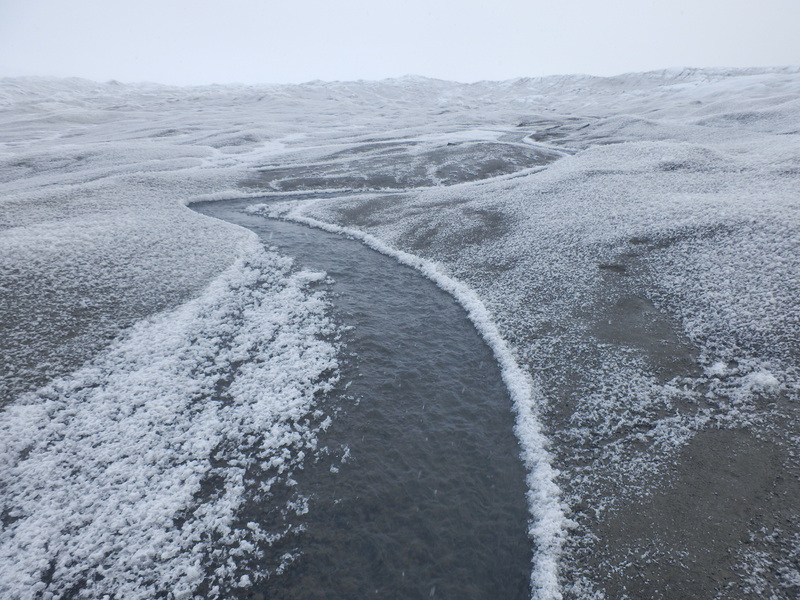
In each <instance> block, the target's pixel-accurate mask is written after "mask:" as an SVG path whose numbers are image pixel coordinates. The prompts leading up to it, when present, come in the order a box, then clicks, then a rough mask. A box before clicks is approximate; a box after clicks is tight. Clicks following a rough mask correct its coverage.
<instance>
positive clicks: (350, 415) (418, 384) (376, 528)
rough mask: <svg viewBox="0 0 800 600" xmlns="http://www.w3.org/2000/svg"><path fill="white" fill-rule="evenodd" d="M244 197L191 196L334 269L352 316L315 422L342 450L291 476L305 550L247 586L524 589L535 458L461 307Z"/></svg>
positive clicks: (279, 593) (382, 591)
mask: <svg viewBox="0 0 800 600" xmlns="http://www.w3.org/2000/svg"><path fill="white" fill-rule="evenodd" d="M249 204H252V202H242V201H236V202H217V203H205V204H197V205H194V206H193V208H194V209H195V210H197V211H198V212H201V213H203V214H206V215H209V216H213V217H217V218H219V219H223V220H226V221H229V222H232V223H236V224H239V225H242V226H244V227H248V228H249V229H251V230H253V231H255V232H256V233H257V234H258V235H259V236H261V238H262V239H263V240H264V242H265V243H266V244H267V245H268V246H275V247H277V248H278V249H279V250H280V251H281V252H282V253H284V254H287V255H289V256H292V257H294V258H295V260H296V262H297V263H298V265H299V266H301V267H307V268H310V269H315V270H324V271H326V272H327V273H328V275H329V276H330V277H332V278H333V280H334V281H335V283H334V284H333V293H334V298H333V303H334V310H335V317H336V319H337V320H338V321H339V322H341V323H342V324H344V325H346V326H352V329H350V330H349V332H348V334H347V339H346V346H345V351H344V354H345V357H344V358H345V360H343V361H342V362H343V367H342V380H343V383H344V382H346V383H347V384H348V385H347V389H346V392H345V391H344V389H342V390H341V392H340V395H339V397H338V398H334V399H333V401H332V402H331V403H329V405H328V410H333V409H336V414H335V417H334V420H333V424H332V425H331V426H330V427H329V428H328V429H327V431H325V432H323V433H322V434H321V436H320V446H325V447H327V448H329V449H330V450H331V454H330V455H329V456H327V457H325V456H323V457H322V459H320V460H317V461H316V462H313V461H308V462H307V465H306V467H305V468H304V470H303V471H301V472H300V473H298V474H297V475H296V476H295V479H296V480H297V487H298V488H299V491H300V492H301V493H302V494H304V495H306V496H309V497H310V498H311V500H310V502H309V512H308V513H307V514H305V515H303V523H304V526H305V530H304V531H303V533H302V534H301V535H299V536H298V537H297V538H295V539H294V544H295V547H294V548H291V549H290V550H293V551H294V553H296V554H297V555H298V558H297V559H296V561H295V562H293V563H292V564H291V565H290V566H289V568H288V569H287V570H286V571H285V572H283V573H282V574H280V575H273V576H272V577H271V578H270V579H268V580H267V581H266V582H265V583H264V584H263V586H261V587H262V588H263V589H257V590H251V591H249V592H248V593H247V594H248V595H245V596H244V597H249V598H269V599H273V598H274V599H288V598H292V599H295V598H296V599H301V598H302V599H317V598H319V599H322V598H330V599H354V598H366V597H375V598H397V599H408V598H455V599H467V598H470V599H471V598H475V599H479V598H504V599H514V598H519V599H522V598H529V597H530V573H531V556H532V549H531V541H530V539H529V538H528V536H527V523H528V511H527V506H526V502H525V494H526V486H525V470H524V468H523V466H522V463H521V462H520V459H519V447H518V444H517V441H516V439H515V437H514V434H513V424H514V423H513V416H512V407H511V401H510V399H509V396H508V392H507V390H506V388H505V387H504V385H503V382H502V380H501V376H500V370H499V368H498V366H497V364H496V362H495V360H494V357H493V356H492V353H491V351H490V350H489V348H488V347H487V346H486V344H485V343H484V342H483V340H482V339H481V338H480V336H479V335H478V333H477V332H476V331H475V329H474V327H473V326H472V324H471V323H470V322H469V321H468V320H467V318H466V313H465V312H464V310H463V309H462V308H461V307H460V306H459V305H458V304H456V302H455V301H454V300H453V299H452V298H451V297H450V296H449V295H447V294H446V293H444V292H443V291H441V290H440V289H439V288H437V287H436V285H434V284H433V283H432V282H431V281H429V280H427V279H425V278H424V277H422V276H421V275H420V274H419V273H417V272H416V271H414V270H413V269H411V268H409V267H405V266H402V265H399V264H398V263H397V262H395V261H394V259H392V258H389V257H386V256H384V255H381V254H379V253H377V252H375V251H373V250H371V249H368V248H366V247H365V246H363V245H362V244H361V243H359V242H357V241H353V240H349V239H346V238H344V237H341V236H337V235H334V234H330V233H327V232H324V231H319V230H314V229H310V228H308V227H305V226H302V225H297V224H293V223H286V222H281V221H275V220H270V219H265V218H262V217H257V216H252V215H248V214H246V213H244V212H243V208H244V207H246V206H247V205H249ZM344 387H345V386H342V388H344ZM343 455H344V457H345V458H346V460H341V459H342V457H343ZM284 550H285V549H281V551H284Z"/></svg>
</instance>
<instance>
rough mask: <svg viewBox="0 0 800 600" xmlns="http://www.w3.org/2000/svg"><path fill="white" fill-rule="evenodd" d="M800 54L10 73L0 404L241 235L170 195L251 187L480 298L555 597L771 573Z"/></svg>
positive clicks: (225, 251)
mask: <svg viewBox="0 0 800 600" xmlns="http://www.w3.org/2000/svg"><path fill="white" fill-rule="evenodd" d="M799 77H800V75H798V71H797V69H774V70H749V71H724V70H682V71H665V72H656V73H646V74H629V75H625V76H620V77H614V78H591V77H551V78H544V79H540V80H526V79H521V80H515V81H509V82H500V83H488V82H487V83H480V84H474V85H468V86H467V85H460V84H453V83H448V82H441V81H432V80H425V79H419V78H404V79H400V80H394V81H386V82H360V83H328V84H326V83H320V82H317V83H311V84H306V85H302V86H272V87H264V88H249V87H224V88H195V89H175V88H166V87H162V86H125V85H119V84H114V83H109V84H93V83H89V82H82V81H73V80H4V81H3V82H2V83H0V103H2V104H3V109H4V110H3V113H2V121H0V181H1V182H2V186H3V192H4V193H3V197H2V199H0V208H1V209H2V210H0V215H2V222H0V245H1V246H2V247H0V261H2V265H1V266H2V269H0V290H2V291H1V292H0V301H1V302H2V305H0V310H2V319H0V326H2V328H3V331H2V332H0V334H1V335H0V350H2V357H3V362H2V365H1V366H2V368H3V375H2V383H3V388H2V395H3V397H2V402H3V403H4V404H5V405H7V406H14V405H15V404H17V403H18V402H19V395H20V394H21V393H23V392H25V391H35V390H37V389H39V388H41V387H42V386H43V385H45V384H47V382H49V381H51V380H52V379H53V378H54V377H60V376H65V377H71V376H73V375H74V374H75V373H76V370H77V369H78V368H79V367H80V366H81V365H82V364H83V363H84V362H85V361H86V360H90V359H91V360H94V359H98V360H103V359H102V356H103V352H104V348H108V345H109V343H110V340H111V339H112V338H113V337H114V336H118V335H119V334H120V332H121V331H124V329H125V328H126V327H129V326H130V325H131V324H132V323H135V322H136V321H137V320H139V319H142V318H144V317H146V316H148V315H152V314H153V313H155V312H157V311H159V310H163V309H165V308H170V307H175V306H177V305H179V304H180V303H182V302H185V301H187V300H188V299H190V298H192V297H196V296H198V295H199V294H201V293H202V291H203V290H204V289H205V287H206V285H207V284H208V283H209V282H210V281H212V280H214V278H215V277H217V276H218V275H219V274H220V273H222V272H223V271H224V270H225V269H226V268H227V267H228V266H229V265H231V264H232V263H233V262H234V260H236V259H237V257H241V256H242V248H243V247H244V246H242V244H243V243H244V242H245V241H246V239H247V236H246V234H245V233H244V232H243V230H240V229H237V228H234V227H232V226H229V225H226V224H223V223H221V222H212V221H209V220H208V219H205V218H203V217H200V216H198V215H196V214H195V213H192V212H191V211H188V210H186V209H185V208H183V207H181V206H180V204H181V203H185V202H188V201H192V200H194V199H197V198H203V197H204V198H205V199H222V198H235V197H242V196H244V195H251V196H253V197H259V198H261V199H263V198H266V199H267V200H268V202H269V204H270V210H271V211H272V212H273V213H274V214H275V215H285V216H290V217H291V218H309V217H311V218H314V219H317V220H318V221H326V222H329V223H338V224H340V225H342V226H347V227H350V228H355V229H357V230H359V231H361V232H364V233H368V234H370V235H373V236H375V237H376V239H380V240H382V243H385V244H387V247H393V248H396V249H399V250H405V251H408V252H411V253H412V254H415V255H419V256H421V257H424V258H426V259H429V260H431V261H435V262H436V263H438V264H439V265H440V267H441V269H442V270H443V271H444V272H446V273H447V274H448V275H449V276H451V277H453V278H455V279H457V280H459V281H461V282H463V283H466V284H467V285H468V286H470V287H471V288H472V290H474V291H475V292H476V293H477V295H478V296H479V297H480V299H481V300H482V301H483V303H484V304H485V305H486V306H487V307H488V309H489V311H490V313H491V315H492V317H493V319H494V321H495V322H496V323H497V325H498V327H499V329H500V331H501V333H502V335H503V338H504V340H505V342H507V343H508V344H509V345H510V346H511V347H512V348H513V349H514V351H515V355H516V357H517V359H518V361H519V362H520V363H521V364H523V365H524V366H525V368H526V369H527V370H528V371H529V373H530V374H531V376H532V377H533V378H534V383H535V384H536V389H537V390H538V391H539V395H538V396H537V398H538V399H539V401H540V410H539V418H540V419H541V420H542V422H543V425H544V427H545V431H546V433H547V434H548V435H549V437H550V439H551V446H550V449H551V452H552V456H553V460H554V462H555V464H556V466H558V467H559V468H560V470H561V475H560V477H559V478H558V480H557V481H558V484H559V485H560V487H561V495H562V498H563V500H564V502H565V503H567V504H568V505H569V508H570V509H571V514H570V516H571V518H572V519H573V520H574V522H575V526H574V527H573V528H571V529H570V530H569V535H568V537H567V542H566V546H565V547H564V548H563V554H562V555H561V556H560V558H559V564H560V576H561V584H560V593H562V594H563V595H564V596H565V597H568V598H584V597H611V598H614V597H626V595H627V596H630V597H653V598H658V597H675V596H686V597H705V598H714V597H719V598H729V597H732V598H746V597H753V596H758V597H761V596H767V597H769V596H773V597H776V598H794V597H796V596H797V593H798V582H800V575H798V573H799V572H800V567H798V563H799V562H800V558H799V556H800V551H799V550H798V549H799V548H800V523H798V500H797V498H798V497H800V490H798V489H797V488H798V483H797V482H798V474H800V466H799V465H798V456H797V447H798V441H800V435H798V434H799V433H800V432H798V431H797V428H798V427H797V423H798V419H797V407H798V402H799V401H800V399H799V398H798V383H797V382H798V350H797V349H798V348H800V334H799V332H800V305H799V304H798V300H797V299H798V298H799V297H800V281H798V273H799V272H800V269H799V268H798V264H797V257H798V256H799V255H800V253H798V250H800V248H799V246H800V241H799V240H798V234H797V232H798V231H799V230H800V227H798V203H797V190H798V189H800V185H798V183H800V181H799V178H800V161H799V160H798V156H800V128H798V123H800V101H798V97H800V79H799ZM553 152H555V153H557V154H556V155H557V156H561V158H559V159H558V160H555V161H553V160H550V159H549V158H548V159H546V160H545V159H542V160H541V161H540V158H541V157H543V156H548V157H551V158H552V157H553V156H555V155H553V154H551V153H553ZM495 156H502V157H504V158H503V161H505V162H504V163H503V164H497V163H493V162H492V159H493V157H495ZM448 157H451V158H452V160H450V158H448ZM537 161H538V162H537ZM428 166H429V167H430V169H428V168H427V167H428ZM423 167H424V168H423ZM481 178H488V179H481ZM460 181H463V182H464V183H459V182H460ZM406 186H423V187H421V188H409V187H406ZM343 188H347V189H343ZM348 190H360V191H364V192H371V193H368V194H361V195H359V196H357V197H355V196H351V197H348ZM308 191H313V192H314V193H315V194H316V195H317V196H324V197H322V198H321V199H319V200H313V199H311V198H309V197H308V196H306V197H303V196H302V195H301V194H302V193H303V192H308ZM6 410H8V409H6ZM528 476H529V479H528V481H529V483H531V482H532V489H533V488H535V487H536V485H535V484H536V481H538V480H536V479H535V478H534V479H531V472H529V473H528ZM9 501H11V502H13V496H11V497H10V500H9ZM309 518H311V517H309ZM556 522H557V523H559V524H558V525H556V526H555V527H556V529H558V528H559V527H560V528H561V529H560V531H561V532H562V533H566V529H564V527H563V526H564V523H563V521H558V520H556V521H554V522H552V523H556ZM552 523H551V524H552ZM65 535H66V534H65ZM34 539H35V536H34ZM65 539H66V538H65ZM550 558H558V552H553V553H551V554H550ZM76 564H77V563H76ZM76 568H77V567H76ZM534 568H535V565H534ZM134 571H135V569H134ZM4 577H5V576H4ZM547 594H549V595H550V596H551V597H555V596H556V595H557V593H556V592H554V591H553V590H552V589H549V590H548V592H547ZM547 594H543V595H547Z"/></svg>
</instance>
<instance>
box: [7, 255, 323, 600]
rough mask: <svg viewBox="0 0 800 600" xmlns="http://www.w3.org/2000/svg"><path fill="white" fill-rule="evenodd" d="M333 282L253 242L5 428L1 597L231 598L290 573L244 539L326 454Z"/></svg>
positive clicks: (23, 407)
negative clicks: (302, 470)
mask: <svg viewBox="0 0 800 600" xmlns="http://www.w3.org/2000/svg"><path fill="white" fill-rule="evenodd" d="M321 277H322V276H321V275H320V274H317V273H311V272H307V271H301V272H291V261H290V260H289V259H287V258H284V257H280V256H278V255H276V254H274V253H271V252H265V251H264V250H263V249H261V248H260V247H259V244H258V242H256V241H255V240H251V241H250V242H249V243H248V244H247V247H246V248H245V249H244V252H243V257H242V258H241V259H239V260H238V261H237V263H236V264H235V265H234V266H233V267H231V268H230V269H229V270H228V271H227V272H225V273H224V274H223V275H222V276H221V277H219V278H218V279H217V280H215V281H214V282H213V283H212V284H211V285H210V286H209V287H208V289H207V290H206V291H205V292H204V293H203V294H202V296H201V297H200V298H198V299H197V300H194V301H192V302H190V303H188V304H186V305H184V306H182V307H181V308H179V309H176V310H173V311H169V312H166V313H163V314H160V315H157V316H155V317H153V318H151V319H147V320H145V321H144V322H142V323H139V324H138V325H137V326H136V327H134V328H133V330H132V331H131V332H130V333H128V334H127V335H126V336H125V337H124V338H123V339H122V340H120V341H118V342H116V343H114V345H113V346H112V347H111V348H110V349H109V350H108V351H107V352H105V353H104V354H103V355H102V356H100V357H99V358H98V359H97V360H96V361H94V362H93V363H91V364H89V365H87V366H85V367H83V368H82V369H80V370H79V371H77V372H76V373H74V374H73V375H71V376H68V377H64V378H61V379H58V380H56V381H54V382H52V383H51V384H49V385H47V386H46V387H44V388H42V389H40V390H38V391H37V392H35V393H30V394H27V395H26V396H24V397H22V398H20V399H19V400H18V401H17V402H16V403H14V404H13V405H11V406H8V407H7V408H6V409H5V411H3V413H2V414H1V415H0V432H1V433H2V435H0V457H2V458H0V460H2V463H0V464H1V465H2V468H1V469H0V486H2V492H3V495H2V515H3V523H4V527H3V532H2V535H0V596H2V597H3V598H18V599H23V598H49V597H55V598H61V597H76V598H102V597H113V598H126V599H142V600H144V599H151V598H155V597H159V596H160V595H162V594H168V596H169V597H170V598H176V599H178V598H189V597H196V595H197V594H198V593H199V594H201V595H202V596H203V597H208V598H218V597H226V596H227V593H228V592H229V591H230V590H231V589H232V588H235V587H236V586H238V585H242V586H244V585H249V583H250V582H251V579H253V578H257V577H259V576H265V575H267V574H268V573H269V572H270V571H273V570H277V569H280V568H281V565H280V564H265V561H264V559H263V549H264V547H265V546H267V545H269V544H270V543H272V542H274V541H275V539H276V538H278V537H280V536H282V535H285V534H286V533H287V531H286V529H287V527H288V526H286V525H284V524H282V523H281V520H280V518H279V517H276V518H275V519H274V523H273V525H276V527H275V528H274V529H266V528H265V527H264V523H258V522H242V520H241V519H240V517H239V515H240V513H241V511H242V509H243V508H244V507H245V506H246V505H247V503H253V502H259V503H265V504H270V503H274V502H275V499H276V498H283V497H284V496H286V499H285V500H284V501H283V503H282V505H279V506H276V507H275V511H276V512H278V513H280V512H281V511H302V510H304V499H303V498H300V497H295V496H293V495H292V494H291V493H289V494H288V496H287V494H286V492H285V490H283V491H282V493H275V490H276V489H279V488H281V486H283V487H284V488H285V487H286V485H287V482H288V483H289V484H291V479H290V478H291V474H292V471H293V470H294V469H296V468H298V467H299V466H301V465H302V463H303V458H304V455H306V454H308V453H313V452H314V449H315V445H316V441H315V439H316V438H315V429H316V428H317V427H319V423H318V422H316V421H315V417H314V409H315V403H316V401H317V399H318V396H319V394H320V393H322V392H324V391H325V390H327V389H328V388H329V386H330V385H331V383H332V381H333V379H332V378H333V377H335V370H336V367H337V361H336V351H337V348H336V344H335V343H334V342H331V341H329V339H330V338H332V337H333V336H334V334H335V330H334V328H333V326H332V324H331V323H330V321H329V320H328V317H327V316H326V309H327V303H326V301H325V298H324V294H323V293H322V291H320V290H319V289H317V286H318V284H319V282H320V278H321Z"/></svg>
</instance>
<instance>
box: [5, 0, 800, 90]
mask: <svg viewBox="0 0 800 600" xmlns="http://www.w3.org/2000/svg"><path fill="white" fill-rule="evenodd" d="M798 64H800V0H658V1H655V0H547V1H544V0H527V1H525V0H494V1H493V2H488V1H477V0H458V1H454V0H393V1H392V2H386V1H383V0H372V1H368V0H338V1H337V0H280V1H277V0H135V1H134V0H0V76H16V75H57V76H78V77H86V78H89V79H95V80H99V81H105V80H109V79H118V80H120V81H125V82H131V81H157V82H162V83H175V84H205V83H230V82H242V83H299V82H302V81H308V80H312V79H324V80H334V79H339V80H352V79H382V78H385V77H396V76H401V75H406V74H415V75H426V76H429V77H438V78H442V79H452V80H457V81H465V82H471V81H477V80H480V79H510V78H513V77H524V76H540V75H552V74H558V73H589V74H594V75H613V74H618V73H624V72H629V71H644V70H651V69H659V68H665V67H677V66H692V67H708V66H725V67H728V66H782V65H798Z"/></svg>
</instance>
